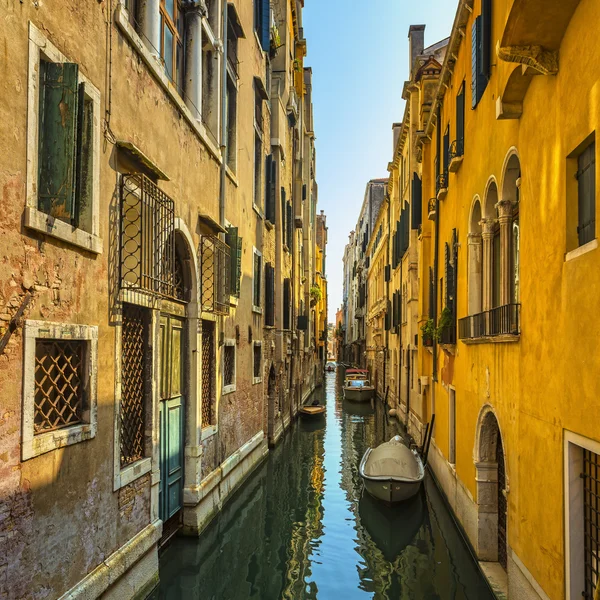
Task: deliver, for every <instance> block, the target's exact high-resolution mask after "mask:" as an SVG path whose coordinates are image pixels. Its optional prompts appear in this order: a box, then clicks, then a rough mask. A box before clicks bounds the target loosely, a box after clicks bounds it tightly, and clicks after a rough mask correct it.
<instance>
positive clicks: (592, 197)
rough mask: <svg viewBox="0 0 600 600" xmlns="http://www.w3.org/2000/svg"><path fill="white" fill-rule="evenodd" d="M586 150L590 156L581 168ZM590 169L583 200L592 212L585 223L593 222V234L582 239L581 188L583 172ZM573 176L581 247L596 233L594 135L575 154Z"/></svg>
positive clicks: (593, 238)
mask: <svg viewBox="0 0 600 600" xmlns="http://www.w3.org/2000/svg"><path fill="white" fill-rule="evenodd" d="M587 152H590V154H591V158H590V161H589V164H588V165H586V166H584V167H583V168H582V165H581V163H582V159H583V157H584V156H585V155H586V153H587ZM589 169H591V170H592V176H591V178H590V189H588V190H587V192H588V197H586V198H585V199H584V200H585V201H587V203H588V204H589V209H590V213H591V214H592V219H591V221H590V223H588V224H587V225H588V226H589V225H590V224H593V231H592V233H593V235H592V237H591V238H590V239H582V233H581V231H580V230H581V229H582V228H583V226H582V210H581V209H582V204H583V202H582V195H584V194H583V192H584V191H585V190H584V189H583V186H584V181H582V180H584V176H585V173H586V172H587V171H588V170H589ZM575 177H576V178H577V241H578V247H579V248H581V247H582V246H585V245H586V244H589V243H590V242H593V241H594V240H595V239H596V237H597V235H596V140H595V137H594V139H592V140H591V141H590V143H588V144H586V145H585V147H584V148H583V149H582V150H581V152H579V154H578V155H577V172H576V174H575Z"/></svg>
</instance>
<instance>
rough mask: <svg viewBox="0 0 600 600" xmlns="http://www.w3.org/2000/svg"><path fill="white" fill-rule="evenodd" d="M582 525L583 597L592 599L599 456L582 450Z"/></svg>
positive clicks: (598, 536)
mask: <svg viewBox="0 0 600 600" xmlns="http://www.w3.org/2000/svg"><path fill="white" fill-rule="evenodd" d="M581 478H582V479H583V527H584V569H585V573H584V585H585V589H584V592H583V594H582V595H583V597H584V598H586V599H589V600H593V598H594V595H595V592H596V588H597V587H598V583H599V576H600V517H599V515H600V457H599V456H598V455H597V454H595V453H594V452H591V451H590V450H585V449H584V450H583V473H581Z"/></svg>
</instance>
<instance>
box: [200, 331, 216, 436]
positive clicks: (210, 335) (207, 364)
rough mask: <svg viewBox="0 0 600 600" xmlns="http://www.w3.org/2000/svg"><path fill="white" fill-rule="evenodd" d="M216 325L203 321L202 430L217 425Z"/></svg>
mask: <svg viewBox="0 0 600 600" xmlns="http://www.w3.org/2000/svg"><path fill="white" fill-rule="evenodd" d="M215 363H216V356H215V323H214V322H213V321H205V320H203V321H202V428H204V427H209V426H211V425H215V424H216V423H217V415H216V411H215V406H216V395H215Z"/></svg>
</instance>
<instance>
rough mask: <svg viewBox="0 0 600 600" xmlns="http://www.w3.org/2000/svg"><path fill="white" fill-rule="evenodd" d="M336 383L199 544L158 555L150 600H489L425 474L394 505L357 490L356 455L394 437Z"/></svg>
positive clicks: (330, 378)
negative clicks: (409, 495)
mask: <svg viewBox="0 0 600 600" xmlns="http://www.w3.org/2000/svg"><path fill="white" fill-rule="evenodd" d="M340 377H341V374H335V373H332V374H328V375H327V379H326V383H325V387H324V389H323V390H321V391H320V392H317V394H320V395H321V398H323V395H324V400H325V402H326V404H327V414H326V417H325V418H321V420H320V421H319V420H316V421H307V420H306V418H305V417H304V418H301V419H300V420H299V421H298V423H297V424H296V425H295V426H294V427H293V428H292V429H291V431H290V432H288V434H287V435H286V436H285V438H284V440H283V441H282V442H280V444H279V445H278V447H277V448H276V449H275V450H274V451H273V452H271V454H270V456H269V458H268V459H267V460H266V461H265V463H263V465H261V466H260V467H259V468H258V469H257V470H256V471H255V472H254V473H253V474H252V475H251V477H250V479H249V481H248V482H247V483H246V484H245V485H244V487H243V488H242V489H241V490H240V491H239V492H238V493H237V495H236V496H235V497H234V498H233V499H232V500H231V501H230V502H229V503H228V504H227V506H226V507H225V508H224V510H223V511H222V513H221V514H220V515H219V516H218V517H217V518H216V519H215V520H214V521H213V522H212V523H211V525H210V526H209V528H208V529H207V530H206V531H205V532H204V533H203V535H202V536H201V537H200V539H190V538H179V539H177V540H175V541H174V542H173V543H172V544H171V545H170V546H169V547H168V548H167V550H166V551H165V552H164V554H163V555H162V557H161V565H160V588H159V590H157V592H156V593H155V595H154V598H160V599H169V600H175V599H180V598H202V599H203V600H204V599H210V600H245V599H246V598H257V599H260V600H278V599H279V598H285V599H294V600H296V599H298V600H300V599H313V598H314V599H316V598H319V599H321V600H325V599H329V598H331V599H335V600H338V599H343V600H350V599H353V598H376V599H382V600H383V599H390V600H391V599H400V598H402V599H406V600H420V599H440V600H441V599H457V600H458V599H469V600H488V599H490V600H491V599H492V595H491V593H490V592H489V589H488V587H487V585H486V583H485V582H484V580H483V579H482V577H481V576H480V574H479V571H478V569H477V567H476V565H475V564H474V562H473V560H472V558H471V555H470V554H469V552H468V550H467V548H466V546H465V544H464V543H463V540H462V538H461V537H460V535H459V533H458V531H457V529H456V527H455V525H454V523H453V521H452V519H451V517H450V514H449V513H448V510H447V509H446V506H445V505H444V503H443V500H442V498H441V496H440V494H439V492H438V490H437V488H436V486H435V483H434V482H433V481H432V480H431V479H430V478H429V476H428V478H427V480H426V482H425V486H424V490H423V493H422V494H420V495H418V496H417V497H416V498H414V499H413V500H411V501H409V502H408V503H405V504H403V505H399V506H396V507H386V506H384V505H382V504H381V503H379V502H377V501H375V500H374V499H372V498H371V497H370V496H369V495H368V494H366V492H365V493H363V490H362V482H361V479H360V477H359V474H358V465H359V462H360V459H361V457H362V454H363V452H364V451H365V449H366V448H367V447H369V446H375V445H377V444H379V443H380V442H382V441H387V440H389V439H390V438H391V437H392V436H393V435H395V434H396V433H399V432H398V431H397V430H396V429H395V426H393V425H391V424H389V423H388V422H387V420H386V418H385V414H384V412H383V407H382V405H381V403H379V402H377V403H376V405H375V409H373V408H371V407H370V406H368V405H367V406H364V405H360V404H355V403H348V402H347V401H345V400H343V397H342V390H341V380H340Z"/></svg>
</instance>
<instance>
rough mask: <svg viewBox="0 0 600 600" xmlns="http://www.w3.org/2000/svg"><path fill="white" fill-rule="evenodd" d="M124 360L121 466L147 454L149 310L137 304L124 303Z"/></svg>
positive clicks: (121, 411) (122, 369)
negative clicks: (145, 436) (145, 437)
mask: <svg viewBox="0 0 600 600" xmlns="http://www.w3.org/2000/svg"><path fill="white" fill-rule="evenodd" d="M122 340H123V342H122V349H121V352H122V363H121V406H120V423H121V439H120V444H121V466H122V467H124V466H127V465H129V464H131V463H134V462H136V461H137V460H140V459H141V458H143V457H144V454H145V452H144V446H145V440H144V431H145V425H146V397H147V393H148V388H149V386H150V385H151V381H150V373H151V369H150V364H149V362H150V360H151V358H150V356H149V353H148V346H147V340H148V312H147V309H145V308H142V307H141V306H137V305H135V304H128V303H124V304H123V321H122Z"/></svg>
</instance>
